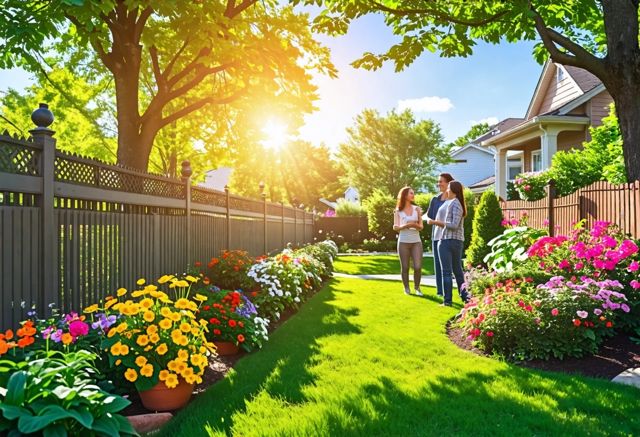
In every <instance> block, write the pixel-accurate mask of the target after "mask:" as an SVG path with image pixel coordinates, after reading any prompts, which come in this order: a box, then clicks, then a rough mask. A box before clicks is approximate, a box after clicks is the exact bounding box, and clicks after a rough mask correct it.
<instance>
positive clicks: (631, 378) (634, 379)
mask: <svg viewBox="0 0 640 437" xmlns="http://www.w3.org/2000/svg"><path fill="white" fill-rule="evenodd" d="M611 381H613V382H617V383H620V384H626V385H632V386H634V387H637V388H640V367H637V368H635V369H627V370H625V371H624V372H622V373H621V374H619V375H618V376H616V377H615V378H613V379H612V380H611Z"/></svg>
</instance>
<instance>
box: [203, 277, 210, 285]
mask: <svg viewBox="0 0 640 437" xmlns="http://www.w3.org/2000/svg"><path fill="white" fill-rule="evenodd" d="M202 282H203V283H204V285H209V284H211V279H209V278H208V277H206V276H205V277H204V280H203V281H202Z"/></svg>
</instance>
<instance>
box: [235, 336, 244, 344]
mask: <svg viewBox="0 0 640 437" xmlns="http://www.w3.org/2000/svg"><path fill="white" fill-rule="evenodd" d="M237 338H238V341H239V342H240V343H242V342H244V335H242V334H238V337H237Z"/></svg>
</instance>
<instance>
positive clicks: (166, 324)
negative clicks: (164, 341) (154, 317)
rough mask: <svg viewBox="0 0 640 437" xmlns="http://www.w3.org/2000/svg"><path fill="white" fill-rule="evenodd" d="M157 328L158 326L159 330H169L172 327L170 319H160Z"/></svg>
mask: <svg viewBox="0 0 640 437" xmlns="http://www.w3.org/2000/svg"><path fill="white" fill-rule="evenodd" d="M158 326H160V328H162V329H164V330H167V329H171V327H172V326H173V322H172V321H171V319H162V320H160V323H158Z"/></svg>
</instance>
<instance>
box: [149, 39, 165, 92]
mask: <svg viewBox="0 0 640 437" xmlns="http://www.w3.org/2000/svg"><path fill="white" fill-rule="evenodd" d="M149 56H151V65H152V66H153V76H154V77H155V78H156V85H158V93H166V92H167V91H168V90H169V89H168V87H167V81H166V80H165V77H164V76H163V75H162V71H160V61H159V60H158V48H157V47H156V46H151V47H149Z"/></svg>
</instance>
